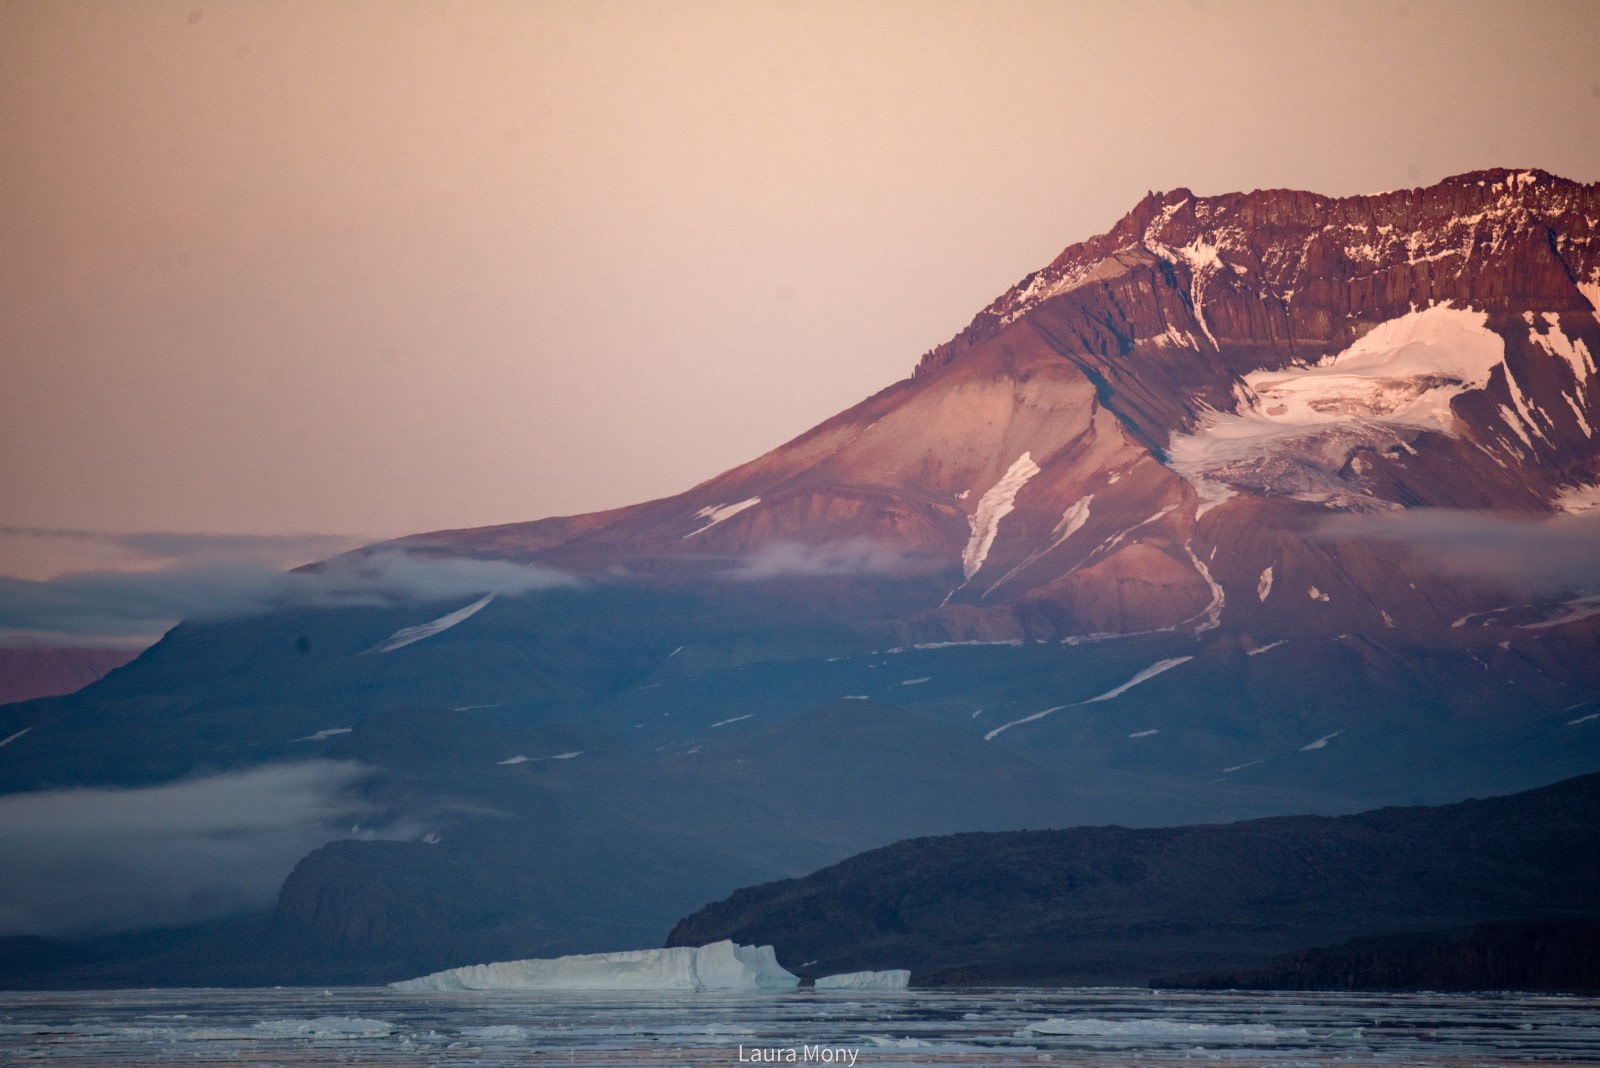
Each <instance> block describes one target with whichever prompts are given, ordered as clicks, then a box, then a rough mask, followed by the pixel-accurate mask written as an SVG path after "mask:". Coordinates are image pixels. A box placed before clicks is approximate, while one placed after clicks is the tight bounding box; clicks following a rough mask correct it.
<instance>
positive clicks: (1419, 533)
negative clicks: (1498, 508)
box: [1320, 508, 1600, 594]
mask: <svg viewBox="0 0 1600 1068" xmlns="http://www.w3.org/2000/svg"><path fill="white" fill-rule="evenodd" d="M1320 533H1321V534H1322V535H1323V536H1324V537H1327V538H1330V539H1343V538H1356V539H1363V540H1369V541H1385V542H1393V543H1400V544H1404V545H1407V546H1410V547H1411V549H1412V550H1413V552H1414V553H1415V554H1416V558H1417V559H1418V560H1419V561H1421V562H1423V563H1425V564H1427V565H1429V566H1431V567H1432V568H1434V569H1435V570H1437V571H1439V572H1441V573H1444V574H1451V575H1462V576H1476V577H1479V578H1483V579H1487V580H1490V581H1495V582H1500V583H1503V584H1507V585H1510V586H1513V587H1516V588H1518V589H1524V590H1528V591H1530V592H1535V593H1550V594H1557V593H1585V594H1587V593H1596V592H1600V511H1590V512H1584V513H1581V514H1576V515H1570V514H1569V515H1554V516H1547V517H1528V516H1525V515H1519V514H1511V513H1503V512H1486V511H1467V510H1463V509H1453V508H1413V509H1409V510H1407V511H1404V512H1395V513H1386V514H1378V515H1341V516H1338V517H1335V518H1332V519H1329V520H1327V521H1326V522H1324V523H1323V524H1322V526H1321V527H1320Z"/></svg>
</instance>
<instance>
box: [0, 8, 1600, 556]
mask: <svg viewBox="0 0 1600 1068" xmlns="http://www.w3.org/2000/svg"><path fill="white" fill-rule="evenodd" d="M1597 54H1600V8H1597V7H1596V6H1595V5H1594V4H1593V3H1592V2H1590V0H1573V2H1570V3H1544V4H1538V3H1534V4H1504V3H1498V2H1497V3H1475V4H1464V3H1440V4H1430V3H1416V2H1411V3H1384V4H1376V3H1374V4H1340V3H1329V2H1322V3H1315V4H1293V3H1272V4H1267V3H1264V2H1263V3H1236V4H1230V3H1220V2H1217V0H1209V2H1201V0H1193V2H1173V3H1104V2H1098V0H1097V2H1093V3H1067V2H1053V3H1039V4H1032V3H1011V4H1006V3H995V2H992V0H986V2H983V3H936V2H931V0H914V2H905V3H893V2H881V3H871V2H867V3H862V2H859V0H851V2H848V3H781V2H772V3H761V2H747V3H672V2H651V3H636V4H602V3H592V2H582V3H557V2H549V3H534V2H516V3H511V2H507V3H489V2H476V3H475V2H471V0H465V2H463V0H452V2H440V3H403V2H398V0H381V2H378V0H374V2H369V3H362V2H352V3H337V4H336V3H332V2H322V0H319V2H315V3H296V2H274V3H212V2H195V0H189V2H184V3H177V4H173V3H158V2H140V0H116V2H112V3H103V4H101V3H72V2H67V0H62V2H8V3H4V4H3V5H0V234H3V235H4V236H3V238H0V359H3V360H4V382H5V386H4V389H3V390H0V486H3V487H4V490H3V492H0V527H9V528H19V527H20V528H52V529H55V528H60V529H65V530H73V531H111V532H134V531H191V532H212V533H223V532H226V533H261V534H264V533H285V532H325V533H339V534H355V535H363V536H379V535H391V534H399V533H405V532H411V531H419V530H426V529H432V528H438V527H450V526H471V525H480V524H486V523H495V522H505V521H511V520H519V519H532V518H537V517H540V516H544V515H550V514H558V513H570V512H577V511H587V510H592V509H596V508H602V507H608V506H613V505H619V504H624V503H628V502H632V501H636V500H641V499H645V498H648V497H652V496H660V495H664V494H668V493H673V492H677V491H679V490H682V489H684V488H687V487H688V486H689V485H691V484H692V483H694V482H697V481H699V480H701V479H704V478H707V477H709V476H711V475H713V474H715V473H717V472H718V471H721V470H722V469H724V468H726V467H729V466H731V465H733V464H735V463H737V462H739V461H742V460H745V459H748V458H750V457H752V456H754V455H756V454H757V453H759V452H761V451H763V450H765V449H767V448H770V447H772V446H774V445H777V444H779V443H780V442H782V441H784V440H786V439H787V438H789V437H791V436H793V435H795V434H797V433H799V432H801V431H803V430H805V429H806V428H807V427H809V426H811V425H812V424H814V423H816V422H818V421H819V420H821V419H823V418H825V417H827V416H828V415H831V414H832V413H834V412H836V411H838V410H840V409H842V408H844V407H846V406H848V405H850V404H852V403H854V402H855V401H857V400H859V399H861V398H862V397H864V396H866V395H867V394H869V393H871V392H873V391H875V390H877V389H879V388H881V387H883V386H885V385H888V384H889V383H891V382H893V381H895V380H896V379H899V378H902V377H904V376H905V375H906V374H908V373H909V372H910V370H911V368H912V366H913V365H914V364H915V362H916V359H917V357H918V355H919V354H921V353H922V352H923V351H924V350H925V349H927V348H929V347H931V346H932V345H934V344H937V343H938V342H940V341H943V340H945V339H946V338H947V337H949V336H950V335H951V334H952V333H954V332H955V331H957V330H958V329H959V328H960V327H961V326H963V325H964V324H965V323H966V321H967V320H968V319H969V318H970V317H971V315H972V314H973V313H974V312H975V311H976V310H977V309H978V308H980V307H981V306H982V305H984V304H985V303H987V302H988V301H989V300H990V299H991V298H992V297H994V296H995V295H997V294H998V293H999V292H1000V291H1002V290H1003V289H1004V288H1005V287H1006V286H1008V285H1010V284H1011V283H1012V282H1014V281H1016V280H1017V279H1018V278H1020V277H1021V276H1022V275H1024V274H1025V273H1027V272H1028V271H1030V270H1032V269H1034V268H1036V267H1038V266H1041V265H1042V264H1044V263H1045V262H1047V261H1048V260H1049V259H1050V258H1051V257H1053V256H1054V255H1055V254H1056V252H1058V251H1059V250H1060V249H1061V248H1062V247H1063V246H1065V245H1066V244H1069V243H1071V242H1073V241H1076V240H1079V239H1082V238H1084V237H1087V236H1089V235H1091V234H1094V233H1097V232H1100V231H1103V230H1105V229H1107V228H1108V227H1109V226H1110V225H1111V224H1112V223H1113V222H1114V221H1115V220H1116V219H1117V218H1118V217H1119V216H1120V215H1122V214H1123V213H1125V212H1126V211H1127V210H1128V209H1129V208H1130V207H1132V205H1133V204H1134V202H1135V201H1136V200H1137V199H1138V198H1139V197H1140V196H1142V195H1143V194H1144V193H1145V191H1146V190H1148V189H1168V188H1172V187H1175V186H1180V185H1182V186H1188V187H1191V188H1192V189H1194V190H1195V191H1197V192H1200V193H1220V192H1226V191H1229V190H1235V189H1246V190H1247V189H1253V188H1258V187H1273V186H1292V187H1300V188H1309V189H1314V190H1318V191H1321V192H1326V193H1331V194H1348V193H1360V192H1374V191H1378V190H1382V189H1388V188H1394V187H1399V186H1409V185H1419V184H1426V183H1431V182H1433V181H1436V180H1438V179H1439V178H1441V177H1444V176H1445V175H1448V174H1451V173H1456V172H1460V171H1463V170H1469V169H1473V168H1477V167H1484V166H1493V165H1508V166H1510V165H1515V166H1533V167H1542V168H1545V169H1547V170H1551V171H1554V172H1556V173H1559V174H1563V175H1566V176H1568V177H1571V178H1576V179H1580V180H1584V181H1594V180H1596V179H1600V137H1597V136H1596V132H1597V131H1600V73H1597V72H1596V69H1595V66H1594V57H1595V56H1596V55H1597ZM22 540H23V541H27V540H28V539H26V538H24V539H22ZM35 540H37V539H35ZM15 542H16V539H11V540H10V541H5V540H4V539H0V573H3V572H6V571H7V570H10V571H12V572H13V573H23V572H25V571H27V570H28V569H27V567H24V566H23V564H21V563H18V562H17V560H18V558H17V557H16V556H15V555H13V557H12V558H9V559H8V557H7V556H6V555H5V553H6V552H9V551H11V550H5V549H4V548H3V545H5V544H15ZM102 544H110V543H105V542H103V543H102ZM34 570H35V571H37V570H38V568H35V569H34Z"/></svg>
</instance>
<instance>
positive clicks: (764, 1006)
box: [0, 988, 1600, 1068]
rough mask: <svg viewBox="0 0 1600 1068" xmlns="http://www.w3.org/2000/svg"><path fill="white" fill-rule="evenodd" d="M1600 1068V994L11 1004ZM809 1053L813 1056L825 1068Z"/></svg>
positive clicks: (493, 1032)
mask: <svg viewBox="0 0 1600 1068" xmlns="http://www.w3.org/2000/svg"><path fill="white" fill-rule="evenodd" d="M791 1054H792V1056H793V1058H794V1060H793V1063H797V1064H806V1063H810V1064H830V1063H831V1064H850V1063H855V1064H863V1065H869V1064H870V1065H880V1064H881V1065H985V1066H997V1068H998V1066H1006V1065H1029V1066H1034V1068H1036V1066H1038V1065H1040V1064H1070V1065H1085V1066H1095V1068H1098V1066H1104V1068H1113V1066H1135V1065H1151V1066H1164V1065H1176V1064H1186V1065H1191V1066H1192V1065H1195V1064H1197V1063H1208V1062H1209V1063H1221V1064H1223V1065H1227V1066H1231V1068H1248V1066H1256V1065H1274V1066H1294V1068H1320V1066H1323V1065H1369V1064H1377V1065H1406V1066H1410V1065H1449V1066H1460V1068H1471V1066H1478V1065H1515V1064H1526V1063H1529V1062H1560V1063H1564V1064H1571V1065H1597V1066H1600V998H1595V997H1566V996H1554V995H1531V994H1472V995H1465V994H1265V993H1263V994H1257V993H1244V994H1241V993H1189V992H1178V993H1175V992H1164V991H1163V992H1157V991H1149V990H1136V989H1093V990H1084V989H1056V990H1048V989H1044V990H1041V989H1004V990H959V991H940V990H913V991H909V992H894V993H871V994H863V993H860V992H839V993H822V994H819V993H814V992H811V991H795V992H793V993H783V994H771V993H768V994H565V995H551V994H548V993H538V994H532V993H516V992H506V991H495V992H467V993H448V994H399V993H395V992H393V991H389V990H384V989H369V988H333V989H329V990H321V989H273V990H122V991H84V992H69V993H63V992H24V993H0V1065H17V1064H46V1065H53V1066H72V1065H91V1064H92V1065H95V1066H101V1065H117V1064H151V1063H176V1064H185V1065H191V1066H193V1065H200V1066H204V1065H221V1064H229V1065H236V1066H237V1065H254V1066H267V1065H284V1066H290V1065H312V1064H319V1065H320V1064H335V1063H337V1064H345V1063H361V1064H372V1065H473V1066H481V1068H494V1066H499V1065H530V1064H534V1065H538V1064H550V1065H562V1064H569V1065H592V1066H636V1065H651V1066H667V1065H721V1064H727V1065H739V1064H766V1063H779V1064H783V1063H790V1061H789V1059H788V1058H789V1057H790V1056H791ZM808 1057H809V1060H808V1059H807V1058H808Z"/></svg>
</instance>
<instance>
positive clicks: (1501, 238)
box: [429, 169, 1600, 642]
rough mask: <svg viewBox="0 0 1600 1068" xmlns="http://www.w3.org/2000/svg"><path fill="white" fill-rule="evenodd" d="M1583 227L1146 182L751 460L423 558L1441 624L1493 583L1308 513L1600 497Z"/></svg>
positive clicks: (997, 624)
mask: <svg viewBox="0 0 1600 1068" xmlns="http://www.w3.org/2000/svg"><path fill="white" fill-rule="evenodd" d="M1597 222H1600V186H1593V185H1580V184H1578V183H1575V182H1571V181H1567V180H1565V179H1562V178H1557V177H1555V176H1552V175H1549V174H1546V173H1544V172H1541V171H1531V170H1509V169H1496V170H1487V171H1479V172H1473V173H1470V174H1464V175H1458V176H1456V177H1453V178H1450V179H1447V180H1445V181H1444V182H1441V183H1439V184H1438V185H1435V186H1431V187H1428V188H1425V189H1409V190H1398V191H1394V192H1390V193H1382V194H1376V195H1371V196H1356V197H1343V198H1334V197H1326V196H1321V195H1318V194H1315V193H1306V192H1297V191H1292V190H1264V191H1257V192H1253V193H1230V194H1226V195H1222V196H1214V197H1197V196H1195V195H1193V194H1192V193H1191V192H1190V191H1188V190H1184V189H1178V190H1173V191H1170V192H1164V193H1151V194H1150V195H1148V196H1147V197H1145V198H1144V199H1143V200H1142V201H1141V202H1140V203H1139V204H1138V205H1137V206H1135V208H1134V209H1133V211H1131V212H1130V213H1129V214H1128V215H1126V216H1125V217H1124V218H1122V219H1121V220H1120V221H1119V222H1118V223H1117V224H1116V225H1115V226H1114V227H1113V228H1112V229H1111V230H1110V231H1109V232H1108V233H1106V234H1103V235H1100V236H1098V237H1094V238H1091V239H1090V240H1088V241H1085V242H1081V243H1079V244H1075V245H1072V246H1070V247H1068V248H1067V249H1066V250H1065V251H1063V252H1062V253H1061V255H1060V256H1058V257H1056V259H1055V260H1054V261H1052V262H1051V263H1050V264H1049V265H1047V266H1046V267H1044V268H1043V269H1041V270H1040V271H1038V272H1035V273H1034V274H1032V275H1030V276H1028V277H1027V278H1025V279H1023V280H1022V282H1020V283H1019V284H1018V285H1016V286H1013V287H1012V288H1011V289H1009V290H1007V291H1006V292H1005V293H1004V294H1002V295H1001V296H1000V297H999V298H997V299H996V300H995V301H994V302H992V303H991V304H990V305H989V306H988V307H987V308H985V309H984V310H983V311H981V312H979V313H978V315H977V317H976V318H974V319H973V321H972V323H971V324H970V325H969V326H968V327H967V328H966V329H965V330H964V331H963V332H962V333H961V334H959V335H958V336H957V337H955V338H954V339H952V340H951V341H950V342H948V343H946V344H945V345H943V346H940V347H939V348H938V349H935V350H934V351H933V352H930V353H929V354H927V355H926V356H924V357H923V359H922V361H921V363H920V364H919V365H918V367H917V370H916V373H915V374H914V375H913V376H912V377H911V378H910V379H908V380H906V381H904V382H901V383H898V384H896V385H894V386H891V387H890V388H889V389H886V390H884V391H883V392H882V393H880V394H878V395H877V396H875V397H872V398H869V399H868V400H866V401H864V402H862V403H861V404H859V405H857V406H856V407H854V408H852V409H850V410H848V411H845V412H842V413H840V414H839V415H838V416H835V417H834V418H833V419H830V420H828V421H827V422H825V423H823V424H821V425H820V426H818V427H817V428H815V429H814V430H812V431H810V432H808V433H806V434H803V435H801V436H800V437H799V438H796V439H795V440H794V441H791V442H789V443H788V444H786V445H783V446H781V447H779V448H778V449H775V450H773V451H772V452H770V453H768V454H767V455H765V456H762V457H760V458H758V459H756V460H754V461H752V462H750V463H748V464H745V465H743V466H740V467H737V468H734V469H733V470H731V471H728V472H727V473H725V474H723V475H719V476H718V477H716V478H713V479H711V480H709V481H707V482H705V483H703V484H702V485H700V486H696V487H694V488H693V489H691V490H689V491H688V492H686V493H683V494H680V495H678V496H675V497H670V498H666V499H664V500H660V501H653V502H649V503H646V504H642V505H638V506H635V507H632V508H624V509H618V510H616V511H612V512H607V513H599V514H596V515H592V516H580V517H575V518H570V519H560V520H546V521H542V522H539V523H532V524H512V525H509V526H505V527H497V528H493V529H490V530H481V531H458V532H447V533H444V534H438V535H431V536H429V541H430V543H431V544H433V545H434V546H437V547H443V548H444V549H446V550H447V551H471V552H480V553H481V552H488V553H494V554H501V555H510V556H516V557H532V558H535V559H538V560H540V561H542V562H546V563H550V564H554V565H556V566H559V567H564V568H568V569H572V570H576V571H579V572H582V573H585V574H603V575H618V574H625V575H627V576H629V577H631V578H633V579H637V580H641V581H651V582H677V581H684V580H693V581H696V582H698V581H703V580H706V579H708V578H709V579H712V580H717V579H730V578H731V579H750V578H767V579H776V578H796V577H808V578H811V579H818V578H827V579H829V580H830V581H831V582H832V583H833V584H834V585H835V586H836V587H838V592H837V593H836V597H837V598H838V604H839V605H840V610H841V611H842V612H843V613H844V614H845V615H847V616H850V617H851V618H871V619H872V620H873V621H874V623H873V626H874V627H877V628H878V629H880V630H882V629H884V628H887V629H888V630H889V631H890V632H891V637H892V638H893V639H894V640H897V641H922V642H927V641H961V640H1012V639H1023V638H1063V637H1065V638H1082V637H1085V636H1099V635H1107V634H1112V635H1126V634H1133V633H1142V632H1149V631H1160V630H1166V629H1173V628H1177V629H1198V630H1200V631H1201V632H1203V631H1204V630H1206V629H1210V628H1214V627H1218V626H1224V627H1228V626H1229V625H1237V626H1240V627H1244V626H1249V627H1255V628H1258V629H1259V628H1261V627H1262V626H1265V625H1269V624H1268V623H1267V622H1266V621H1270V627H1271V628H1273V629H1275V630H1285V629H1287V630H1300V629H1304V628H1311V629H1313V630H1315V631H1318V632H1331V633H1346V632H1358V633H1359V632H1366V631H1371V630H1373V629H1375V628H1376V629H1379V630H1384V629H1393V628H1396V627H1400V628H1410V629H1416V628H1424V629H1430V628H1438V627H1442V626H1445V625H1446V624H1447V623H1448V622H1449V621H1450V620H1453V619H1455V618H1458V617H1459V616H1460V615H1462V614H1463V613H1465V612H1468V611H1474V610H1479V609H1483V608H1488V607H1493V606H1492V605H1484V604H1480V603H1479V602H1480V600H1482V599H1483V598H1492V597H1495V596H1497V595H1496V594H1493V593H1490V592H1487V591H1485V590H1466V589H1463V588H1459V587H1460V583H1458V582H1455V581H1453V580H1452V581H1444V580H1441V579H1440V578H1439V576H1437V575H1430V574H1428V573H1426V570H1427V569H1426V568H1424V567H1419V566H1416V565H1415V562H1413V561H1410V560H1409V559H1408V557H1407V554H1406V552H1405V550H1404V549H1403V548H1402V547H1398V546H1395V545H1380V544H1375V543H1357V542H1349V541H1346V542H1344V543H1342V544H1335V543H1333V542H1330V541H1329V540H1327V539H1325V538H1323V537H1321V536H1320V534H1319V524H1320V523H1321V522H1322V520H1323V519H1324V518H1325V517H1326V516H1328V515H1329V514H1332V513H1340V512H1365V513H1370V512H1384V511H1396V510H1402V509H1405V508H1410V507H1417V506H1446V507H1456V508H1481V509H1496V510H1504V511H1522V512H1527V513H1530V514H1548V513H1550V512H1552V511H1556V510H1560V509H1562V508H1563V507H1567V506H1568V503H1569V502H1570V501H1571V500H1572V499H1573V494H1574V492H1575V491H1576V490H1577V489H1578V488H1580V487H1585V486H1591V485H1593V484H1594V483H1596V482H1597V481H1600V451H1597V447H1596V442H1595V438H1594V426H1595V425H1596V423H1597V422H1600V411H1597V410H1596V408H1595V402H1596V385H1595V382H1596V379H1597V378H1600V375H1597V374H1596V369H1595V361H1594V353H1595V352H1596V351H1600V248H1597V247H1596V244H1595V228H1596V224H1597ZM1398 576H1404V579H1405V581H1404V582H1397V581H1396V578H1397V577H1398ZM883 577H892V578H893V579H894V582H895V589H896V590H897V591H898V592H897V594H896V598H895V599H894V600H895V604H894V605H893V607H888V606H886V602H885V600H884V596H883V594H884V589H885V587H884V586H883V585H882V583H881V582H878V581H877V579H879V578H883ZM867 578H870V579H871V581H867V580H866V579H867ZM1286 591H1293V592H1292V593H1290V592H1286ZM1497 603H1499V602H1497Z"/></svg>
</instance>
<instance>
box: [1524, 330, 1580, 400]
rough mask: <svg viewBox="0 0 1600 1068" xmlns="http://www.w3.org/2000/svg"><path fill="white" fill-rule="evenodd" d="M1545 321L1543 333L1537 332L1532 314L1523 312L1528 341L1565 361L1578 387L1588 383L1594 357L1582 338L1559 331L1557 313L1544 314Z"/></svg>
mask: <svg viewBox="0 0 1600 1068" xmlns="http://www.w3.org/2000/svg"><path fill="white" fill-rule="evenodd" d="M1542 318H1543V319H1544V321H1545V331H1544V332H1543V333H1541V332H1540V331H1539V327H1538V324H1537V323H1535V322H1534V318H1533V313H1532V312H1523V313H1522V319H1523V321H1524V322H1525V323H1527V324H1528V340H1529V341H1531V342H1533V343H1534V344H1535V345H1538V346H1539V347H1540V348H1541V349H1544V351H1545V352H1547V353H1549V354H1550V355H1551V356H1559V357H1560V358H1561V359H1563V360H1565V361H1567V365H1568V366H1569V367H1571V368H1572V377H1573V378H1575V379H1577V382H1578V385H1579V386H1586V385H1588V383H1589V376H1590V375H1592V374H1594V373H1595V366H1594V357H1593V356H1592V355H1591V354H1590V353H1589V346H1588V345H1586V344H1585V343H1584V340H1583V338H1581V337H1580V338H1576V339H1574V338H1569V337H1568V336H1567V335H1566V332H1565V331H1564V330H1562V329H1561V315H1560V314H1559V313H1558V312H1545V313H1544V314H1543V316H1542Z"/></svg>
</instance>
